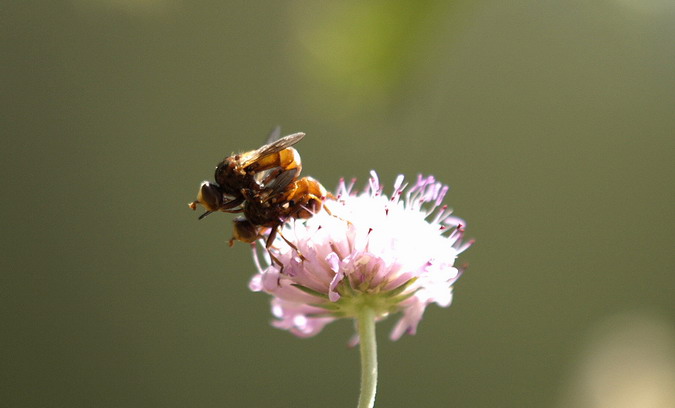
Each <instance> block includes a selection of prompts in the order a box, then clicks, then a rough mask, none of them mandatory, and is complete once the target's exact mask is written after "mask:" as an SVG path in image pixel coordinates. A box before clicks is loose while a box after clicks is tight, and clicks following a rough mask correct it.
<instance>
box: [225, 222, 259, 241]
mask: <svg viewBox="0 0 675 408" xmlns="http://www.w3.org/2000/svg"><path fill="white" fill-rule="evenodd" d="M232 223H233V224H234V238H233V239H237V240H239V241H243V242H249V243H250V242H255V240H256V239H258V236H259V234H258V228H257V227H256V226H255V225H254V224H253V223H252V222H251V221H249V220H247V219H246V218H244V217H237V218H235V219H234V220H232Z"/></svg>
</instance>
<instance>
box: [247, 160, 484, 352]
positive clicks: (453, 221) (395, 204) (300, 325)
mask: <svg viewBox="0 0 675 408" xmlns="http://www.w3.org/2000/svg"><path fill="white" fill-rule="evenodd" d="M353 187H354V182H353V181H352V183H350V184H345V182H344V180H341V181H340V184H339V186H338V188H337V193H336V195H335V197H334V198H327V199H326V200H325V201H324V206H325V210H322V211H320V212H319V213H317V214H315V215H314V216H313V217H312V218H309V219H306V220H295V221H292V222H290V223H287V224H286V225H285V226H284V227H283V228H281V229H280V231H279V232H280V234H279V235H283V237H281V236H277V238H276V240H275V242H274V245H273V247H272V248H271V251H272V253H273V254H274V256H275V257H276V258H278V259H279V260H280V261H281V263H282V264H283V265H284V267H283V269H282V268H280V267H279V266H277V265H276V264H274V263H269V262H268V263H267V264H266V265H264V266H263V265H262V264H261V263H260V260H259V257H258V252H257V251H255V250H254V259H255V262H256V266H257V268H258V274H256V275H255V276H254V277H253V279H252V280H251V283H250V285H249V286H250V288H251V290H253V291H256V292H259V291H263V292H267V293H269V294H270V295H272V296H273V299H272V313H273V314H274V316H275V318H276V320H275V321H274V323H273V324H274V326H276V327H278V328H281V329H285V330H289V331H290V332H291V333H293V334H295V335H297V336H300V337H309V336H313V335H315V334H317V333H319V332H320V331H321V330H322V329H323V327H324V326H325V325H326V324H328V323H330V322H332V321H333V320H336V319H339V318H352V317H355V316H356V312H357V311H358V310H359V308H360V307H362V306H364V305H367V306H369V307H372V308H374V309H375V310H376V312H377V317H378V319H383V318H384V317H386V316H387V315H388V314H390V313H395V312H402V314H403V316H402V317H401V319H400V320H399V321H398V323H397V324H396V326H395V327H394V330H393V331H392V333H391V338H392V340H397V339H398V338H400V337H401V335H403V333H409V334H414V333H415V331H416V329H417V324H418V323H419V321H420V320H421V319H422V314H423V313H424V309H425V308H426V306H427V305H428V304H430V303H436V304H438V305H440V306H443V307H447V306H449V305H450V303H451V301H452V285H453V283H454V282H455V281H456V280H457V279H458V278H459V276H460V274H461V272H460V271H459V270H458V269H457V268H455V267H454V263H455V258H456V257H457V255H458V254H460V253H461V252H463V251H464V250H465V249H466V248H468V247H469V246H470V245H471V242H467V243H462V235H463V231H464V230H463V225H464V222H463V221H462V220H460V219H459V218H456V217H453V216H451V211H450V210H449V209H448V208H447V206H445V205H442V204H441V202H442V200H443V198H444V196H445V194H446V192H447V191H448V187H447V186H444V185H443V184H441V183H439V182H437V181H436V180H435V179H434V178H433V177H431V176H429V177H422V176H418V178H417V180H416V182H415V183H414V184H413V185H410V186H409V185H408V184H407V183H405V182H404V179H403V176H399V177H398V178H397V179H396V182H395V183H394V191H393V193H392V195H391V196H390V197H388V196H386V195H384V194H383V193H382V186H381V185H380V183H379V180H378V178H377V175H376V174H375V172H371V177H370V180H369V183H368V185H367V186H366V187H365V189H364V191H363V192H361V193H357V192H355V191H354V190H353ZM284 238H285V239H284ZM286 240H287V241H288V242H290V243H292V244H293V245H292V246H291V245H289V244H288V243H287V242H286Z"/></svg>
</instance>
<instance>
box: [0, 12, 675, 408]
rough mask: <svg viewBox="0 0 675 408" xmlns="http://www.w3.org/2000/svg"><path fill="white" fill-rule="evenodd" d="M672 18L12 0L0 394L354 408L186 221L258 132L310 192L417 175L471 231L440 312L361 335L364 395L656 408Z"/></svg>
mask: <svg viewBox="0 0 675 408" xmlns="http://www.w3.org/2000/svg"><path fill="white" fill-rule="evenodd" d="M674 22H675V7H674V6H673V3H671V2H667V1H661V0H642V1H638V0H598V1H581V0H577V1H575V0H570V1H537V0H518V1H510V2H500V1H495V0H484V1H479V2H468V1H464V2H447V1H433V0H429V1H412V0H391V1H383V0H364V1H355V0H351V1H340V2H313V1H309V0H293V1H277V2H235V1H203V2H192V1H185V0H72V1H11V0H10V1H6V2H3V4H2V6H0V44H1V46H2V63H1V64H0V69H1V70H2V71H1V72H2V96H1V100H2V104H3V106H2V128H1V132H2V134H3V137H2V154H3V158H2V160H1V161H0V163H1V164H0V165H1V166H2V173H3V177H2V191H3V200H2V208H1V210H2V211H1V216H0V217H1V220H2V225H1V226H2V259H1V262H2V285H1V289H0V290H1V291H2V309H1V312H0V313H2V334H1V335H0V341H1V345H0V347H1V350H2V351H1V352H0V353H1V358H2V360H1V361H0V364H1V367H2V370H1V375H2V382H1V384H0V385H1V389H0V392H1V394H0V406H2V407H296V406H302V407H305V406H306V407H349V406H355V405H356V398H357V392H358V382H359V375H358V374H359V369H358V366H359V361H358V352H357V350H354V349H350V348H348V347H347V345H346V343H347V340H348V338H349V337H350V336H351V334H352V327H351V324H350V323H349V322H347V321H343V322H338V323H335V324H332V325H330V326H329V327H327V329H326V330H325V331H324V332H322V333H321V334H320V335H319V336H317V337H315V338H311V339H296V338H294V337H293V336H292V335H290V334H288V333H286V332H283V331H280V330H277V329H274V328H272V327H271V326H270V325H269V322H270V320H271V315H270V312H269V304H268V301H269V299H268V298H267V297H266V296H264V295H261V294H256V293H252V292H250V291H249V290H248V289H247V283H248V280H249V278H250V276H251V275H252V274H253V272H254V267H253V264H252V262H251V259H250V251H249V249H248V248H247V247H246V246H245V245H236V246H235V247H234V248H228V247H227V244H226V241H227V239H229V238H230V233H231V230H230V217H228V216H227V215H215V216H212V217H209V218H207V219H205V220H203V221H201V222H198V221H197V219H196V214H195V213H193V212H191V211H189V209H188V208H187V206H186V203H187V202H188V201H191V200H193V199H194V196H195V193H196V191H197V187H198V185H199V182H201V181H202V180H204V179H211V178H212V172H213V168H214V166H215V165H216V163H217V162H219V161H220V160H222V158H223V157H224V156H226V155H229V154H230V153H232V152H233V151H239V150H245V149H251V148H255V147H257V146H259V145H260V144H261V143H262V142H263V141H264V139H265V137H266V134H267V132H268V131H269V130H270V129H271V128H272V127H273V126H275V125H277V124H280V125H282V126H283V130H284V132H285V133H291V132H297V131H304V132H306V133H307V135H308V136H307V137H306V138H305V139H304V140H303V141H302V143H301V144H300V145H298V148H299V150H300V152H301V154H302V158H303V164H304V169H305V170H304V173H305V174H308V175H312V176H314V177H316V178H318V179H319V180H321V181H322V182H323V183H324V184H325V185H326V186H328V187H329V188H334V186H335V185H336V184H337V181H338V179H339V178H340V177H347V178H351V177H358V178H359V180H360V182H361V183H362V182H365V180H366V178H367V176H368V171H369V170H371V169H375V170H377V171H378V172H379V174H380V175H381V178H382V179H383V181H384V182H385V183H386V184H387V185H390V184H391V182H392V181H393V179H394V177H395V176H396V175H397V174H399V173H402V174H406V175H407V176H408V177H414V176H415V175H416V174H417V173H424V174H433V175H435V176H436V177H437V178H439V179H440V180H442V181H443V182H445V183H447V184H449V185H451V187H452V188H451V192H450V194H449V196H448V198H447V202H448V203H449V204H450V205H451V206H452V207H453V208H454V209H455V213H456V214H457V215H458V216H460V217H463V218H465V219H466V220H467V222H468V230H467V236H468V237H472V238H476V239H477V243H476V244H475V245H474V246H473V247H472V248H471V249H470V250H469V251H467V252H465V253H464V254H463V255H462V256H461V258H460V263H463V262H467V263H469V265H470V267H469V269H468V271H467V273H466V274H465V275H464V276H463V277H462V279H461V280H460V281H459V282H458V284H457V285H456V291H455V303H454V304H453V306H452V307H450V308H449V309H441V308H438V307H435V306H432V307H430V308H429V309H428V310H427V313H426V315H425V318H424V320H423V321H422V323H421V325H420V328H419V332H418V334H417V335H416V336H410V337H405V338H403V339H402V340H400V341H398V342H396V343H392V342H391V341H389V340H388V338H387V336H388V332H389V330H390V329H391V327H392V323H393V322H394V320H395V319H389V320H388V321H386V322H384V323H382V324H380V325H379V327H378V336H379V338H380V370H381V371H380V387H379V395H378V405H377V406H380V407H409V406H418V407H610V406H611V407H613V408H616V407H621V406H622V405H621V404H620V403H617V402H613V403H612V402H611V398H614V399H615V400H616V401H619V402H623V403H625V402H626V401H633V400H631V399H630V398H639V395H642V394H644V393H645V392H646V391H645V390H647V391H649V392H648V393H647V394H648V395H649V396H651V397H653V396H657V397H658V398H660V399H658V398H657V401H661V402H663V401H665V403H664V404H665V405H645V403H637V404H635V403H634V404H632V405H626V406H633V407H637V406H639V407H652V406H655V407H657V406H658V407H661V406H663V407H666V406H673V405H669V404H670V403H673V401H675V396H674V395H673V391H672V388H673V387H672V384H675V374H674V372H675V368H674V367H675V363H674V361H675V357H674V356H673V353H674V351H673V350H675V340H674V338H675V335H674V334H673V333H674V332H675V329H674V328H673V322H674V321H675V276H674V275H673V272H674V267H673V265H674V264H675V256H674V255H673V242H674V238H675V237H674V234H673V230H674V229H675V222H674V217H673V212H672V207H673V202H674V201H675V200H674V198H675V194H674V193H675V191H674V188H673V176H674V175H675V174H674V173H675V166H674V165H673V162H674V161H673V152H674V151H675V138H674V137H673V136H674V135H675V116H674V115H673V112H674V109H673V108H674V106H675V75H674V74H673V73H674V72H675V48H674V47H673V43H674V42H673V40H674V39H675V24H674ZM640 369H642V370H643V371H640ZM619 373H622V375H623V376H625V378H623V377H622V376H621V375H619ZM643 374H644V375H643ZM645 378H648V379H649V381H646V382H645V380H644V379H645ZM652 379H653V381H652ZM671 380H673V382H670V381H671ZM622 381H623V382H622ZM640 381H642V382H644V383H645V384H644V386H642V388H640V387H637V390H636V391H635V392H632V391H631V390H632V389H633V388H635V384H636V383H638V385H639V384H642V382H640ZM598 384H599V385H598ZM603 387H604V388H603ZM631 387H632V388H631ZM650 387H652V388H650ZM669 389H671V390H670V393H669V391H668V390H669ZM640 393H642V394H640ZM636 395H637V397H636ZM669 398H670V399H669ZM653 400H654V398H651V401H653ZM608 401H609V402H608ZM635 401H642V400H635Z"/></svg>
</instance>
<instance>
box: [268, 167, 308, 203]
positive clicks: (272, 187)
mask: <svg viewBox="0 0 675 408" xmlns="http://www.w3.org/2000/svg"><path fill="white" fill-rule="evenodd" d="M298 174H300V169H299V168H295V169H291V170H285V171H282V172H281V173H279V174H278V175H277V176H276V177H274V178H273V179H271V180H270V182H269V183H267V184H265V185H263V189H264V190H265V191H267V192H269V197H274V196H276V195H277V194H280V193H283V192H284V191H286V187H288V185H289V184H291V183H292V182H293V181H294V180H295V179H296V178H297V177H298Z"/></svg>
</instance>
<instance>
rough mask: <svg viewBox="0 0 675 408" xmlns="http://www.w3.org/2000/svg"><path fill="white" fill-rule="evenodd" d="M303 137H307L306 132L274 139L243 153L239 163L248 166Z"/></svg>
mask: <svg viewBox="0 0 675 408" xmlns="http://www.w3.org/2000/svg"><path fill="white" fill-rule="evenodd" d="M272 134H274V131H272ZM303 137H305V134H304V133H294V134H292V135H288V136H284V137H282V138H281V139H279V140H277V141H274V142H272V143H270V144H266V145H264V146H261V147H260V148H258V149H256V150H252V151H250V152H246V153H242V155H241V159H240V164H239V165H240V166H241V167H246V166H248V165H250V164H252V163H254V162H256V161H258V160H259V159H260V158H261V157H265V156H269V155H270V154H274V153H278V152H280V151H282V150H284V149H285V148H287V147H291V146H293V145H294V144H296V143H298V142H299V141H300V140H301V139H302V138H303Z"/></svg>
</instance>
